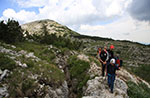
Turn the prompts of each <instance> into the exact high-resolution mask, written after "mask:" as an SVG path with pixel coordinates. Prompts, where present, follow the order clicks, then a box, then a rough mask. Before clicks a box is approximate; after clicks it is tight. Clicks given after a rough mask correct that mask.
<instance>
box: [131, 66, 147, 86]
mask: <svg viewBox="0 0 150 98" xmlns="http://www.w3.org/2000/svg"><path fill="white" fill-rule="evenodd" d="M130 71H131V72H132V73H134V74H135V75H137V76H139V77H141V78H142V79H144V80H146V81H147V82H149V83H150V78H149V77H150V65H140V66H138V67H131V68H130Z"/></svg>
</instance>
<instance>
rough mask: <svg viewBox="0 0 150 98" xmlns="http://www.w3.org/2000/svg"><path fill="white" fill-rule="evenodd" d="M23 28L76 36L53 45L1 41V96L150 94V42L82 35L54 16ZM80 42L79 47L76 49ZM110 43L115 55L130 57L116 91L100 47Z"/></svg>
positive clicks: (138, 97)
mask: <svg viewBox="0 0 150 98" xmlns="http://www.w3.org/2000/svg"><path fill="white" fill-rule="evenodd" d="M22 28H23V29H24V30H27V31H28V32H29V34H31V35H32V34H37V35H41V34H43V33H44V32H49V34H52V33H55V34H58V35H61V34H70V35H71V36H70V35H69V36H68V37H67V38H66V37H62V38H64V39H65V40H62V41H61V42H59V40H58V42H55V43H51V44H42V43H40V42H37V41H35V40H26V41H24V42H18V43H15V44H6V43H4V42H2V41H0V98H1V97H11V98H18V97H26V98H30V97H33V98H37V97H40V98H148V97H150V94H149V92H150V85H149V83H150V80H149V78H148V77H149V74H148V73H149V71H150V69H149V68H150V67H149V65H150V53H149V51H150V46H146V45H142V44H139V43H133V42H129V41H115V40H112V39H106V38H100V37H90V36H83V35H79V34H78V33H75V32H74V31H71V30H70V29H69V28H67V27H65V26H62V25H60V24H58V23H56V22H55V21H52V20H40V21H35V22H31V23H27V24H24V25H22ZM43 28H44V29H43ZM45 29H46V30H45ZM56 38H57V37H56ZM58 38H59V37H58ZM56 40H57V39H56ZM76 41H80V42H81V43H77V42H76ZM56 43H57V44H56ZM58 43H59V44H58ZM64 43H67V44H69V46H68V45H66V44H64ZM70 43H71V44H70ZM74 44H77V46H78V47H75V48H74ZM78 44H80V45H78ZM110 44H114V46H115V50H114V52H115V55H117V56H119V57H120V58H121V59H123V61H124V63H123V67H121V69H120V70H119V71H117V76H116V80H115V87H114V93H113V94H112V93H110V90H109V87H108V85H107V77H106V76H105V77H102V76H101V64H100V63H99V61H98V60H97V58H96V53H97V48H98V47H103V46H109V45H110ZM70 46H72V47H71V48H70Z"/></svg>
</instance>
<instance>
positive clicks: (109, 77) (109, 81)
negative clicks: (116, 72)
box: [108, 75, 111, 87]
mask: <svg viewBox="0 0 150 98" xmlns="http://www.w3.org/2000/svg"><path fill="white" fill-rule="evenodd" d="M110 85H111V76H110V75H108V86H109V87H110Z"/></svg>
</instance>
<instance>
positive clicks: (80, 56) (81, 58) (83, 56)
mask: <svg viewBox="0 0 150 98" xmlns="http://www.w3.org/2000/svg"><path fill="white" fill-rule="evenodd" d="M77 57H78V58H79V59H80V60H84V61H87V62H90V60H89V57H88V56H86V55H84V54H79V55H78V56H77Z"/></svg>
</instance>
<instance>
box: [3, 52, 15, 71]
mask: <svg viewBox="0 0 150 98" xmlns="http://www.w3.org/2000/svg"><path fill="white" fill-rule="evenodd" d="M15 68H16V63H15V62H14V61H13V60H12V59H10V58H8V57H6V56H5V54H4V53H0V69H2V70H5V69H8V70H10V71H11V70H13V69H15Z"/></svg>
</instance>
